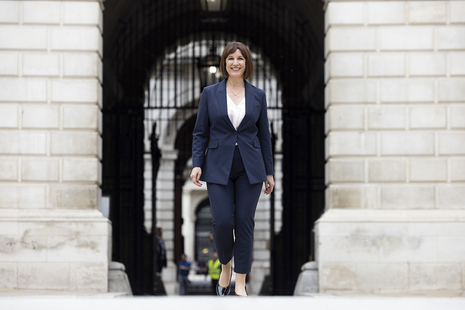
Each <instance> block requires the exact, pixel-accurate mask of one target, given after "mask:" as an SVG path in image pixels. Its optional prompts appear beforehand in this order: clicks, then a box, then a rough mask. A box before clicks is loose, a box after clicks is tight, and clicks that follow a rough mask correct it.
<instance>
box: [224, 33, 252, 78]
mask: <svg viewBox="0 0 465 310" xmlns="http://www.w3.org/2000/svg"><path fill="white" fill-rule="evenodd" d="M236 50H240V51H241V53H242V56H244V59H245V71H244V76H243V78H244V79H248V78H250V77H251V76H252V74H253V61H252V56H251V55H250V51H249V49H248V48H247V46H245V44H244V43H241V42H231V43H229V44H228V45H227V46H226V47H225V48H224V50H223V55H221V63H220V70H221V73H222V74H223V76H224V77H225V78H227V77H229V74H228V71H227V70H226V58H227V57H228V56H229V55H231V54H233V53H234V52H235V51H236Z"/></svg>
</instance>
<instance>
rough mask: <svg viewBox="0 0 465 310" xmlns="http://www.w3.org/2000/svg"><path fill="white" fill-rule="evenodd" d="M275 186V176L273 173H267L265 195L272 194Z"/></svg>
mask: <svg viewBox="0 0 465 310" xmlns="http://www.w3.org/2000/svg"><path fill="white" fill-rule="evenodd" d="M273 188H274V178H273V175H271V174H270V175H267V176H266V181H265V195H269V194H271V192H272V191H273Z"/></svg>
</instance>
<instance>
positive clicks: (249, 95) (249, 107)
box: [237, 80, 255, 130]
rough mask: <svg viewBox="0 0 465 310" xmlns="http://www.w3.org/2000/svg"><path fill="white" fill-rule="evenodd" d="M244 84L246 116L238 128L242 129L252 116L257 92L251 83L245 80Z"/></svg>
mask: <svg viewBox="0 0 465 310" xmlns="http://www.w3.org/2000/svg"><path fill="white" fill-rule="evenodd" d="M244 86H245V116H244V119H242V122H241V123H240V124H239V127H238V128H237V130H239V129H241V127H243V126H244V125H245V124H246V123H247V121H248V120H249V118H250V116H251V115H252V111H253V104H254V99H255V93H254V92H253V89H252V87H251V85H250V84H249V83H248V82H247V81H245V80H244Z"/></svg>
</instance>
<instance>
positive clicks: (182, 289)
mask: <svg viewBox="0 0 465 310" xmlns="http://www.w3.org/2000/svg"><path fill="white" fill-rule="evenodd" d="M178 269H179V275H178V281H179V295H187V288H188V286H189V279H188V275H189V271H190V270H191V262H190V260H188V259H187V256H186V254H184V253H183V254H181V259H180V260H179V263H178Z"/></svg>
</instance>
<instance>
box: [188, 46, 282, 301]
mask: <svg viewBox="0 0 465 310" xmlns="http://www.w3.org/2000/svg"><path fill="white" fill-rule="evenodd" d="M253 68H254V67H253V62H252V57H251V55H250V51H249V49H248V48H247V47H246V46H245V45H244V44H243V43H240V42H231V43H229V44H228V45H227V46H226V47H225V49H224V50H223V54H222V57H221V64H220V69H221V72H222V74H223V76H224V77H225V78H226V79H225V80H223V81H222V82H220V83H218V84H214V85H211V86H208V87H205V88H204V90H203V93H202V96H201V98H200V103H199V109H198V113H197V121H196V124H195V128H194V132H193V145H192V164H193V169H192V173H191V175H190V177H191V180H192V182H193V183H194V184H195V185H197V186H202V184H201V183H200V182H199V180H201V181H205V182H206V183H207V190H208V195H209V198H210V205H211V210H212V228H213V241H214V243H215V247H216V250H217V252H218V257H219V260H220V262H221V264H222V268H221V270H222V271H221V274H220V278H219V280H218V285H217V290H216V292H217V294H218V295H219V296H226V295H228V294H229V292H230V285H231V275H232V268H231V260H232V258H233V257H234V272H236V285H235V293H236V295H238V296H247V290H246V287H245V279H246V276H247V274H248V273H250V270H251V266H252V251H253V233H254V226H255V222H254V217H255V210H256V208H257V203H258V199H259V197H260V192H261V189H262V186H263V185H262V183H263V182H264V184H265V190H264V193H265V194H267V195H268V194H270V193H271V192H272V191H273V187H274V178H273V156H272V151H271V138H270V132H269V124H268V117H267V103H266V96H265V92H264V91H263V90H261V89H259V88H257V87H255V86H252V85H251V84H249V83H248V82H247V81H246V79H248V78H250V77H251V76H252V74H253Z"/></svg>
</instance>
